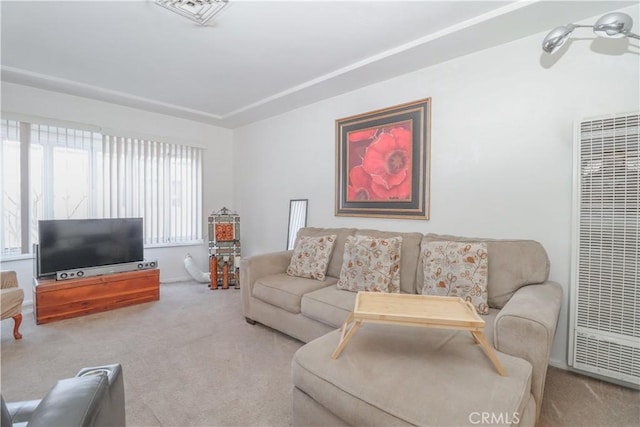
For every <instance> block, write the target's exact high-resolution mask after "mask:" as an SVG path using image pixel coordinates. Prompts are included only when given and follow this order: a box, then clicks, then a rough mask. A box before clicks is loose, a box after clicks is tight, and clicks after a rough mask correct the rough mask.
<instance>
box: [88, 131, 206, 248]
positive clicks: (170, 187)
mask: <svg viewBox="0 0 640 427" xmlns="http://www.w3.org/2000/svg"><path fill="white" fill-rule="evenodd" d="M98 158H99V162H98V171H99V173H98V186H97V190H98V194H99V195H100V197H99V198H98V199H99V201H100V202H99V203H98V215H99V216H103V217H139V216H142V217H143V218H145V239H146V243H148V244H154V243H166V242H189V241H193V240H197V239H198V238H199V236H200V235H201V221H200V212H201V207H202V202H201V198H200V194H201V191H202V184H201V176H202V150H201V149H199V148H195V147H186V146H181V145H175V144H167V143H162V142H157V141H149V140H144V139H136V138H127V137H120V136H112V135H104V136H103V141H102V149H101V150H100V152H99V154H98ZM132 184H133V185H132Z"/></svg>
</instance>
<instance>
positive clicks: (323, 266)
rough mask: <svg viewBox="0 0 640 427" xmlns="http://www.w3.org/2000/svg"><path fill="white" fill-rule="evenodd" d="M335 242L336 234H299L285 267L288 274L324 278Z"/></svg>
mask: <svg viewBox="0 0 640 427" xmlns="http://www.w3.org/2000/svg"><path fill="white" fill-rule="evenodd" d="M335 243H336V235H335V234H332V235H329V236H316V237H312V236H301V237H300V238H299V239H298V242H297V243H296V246H295V248H294V249H293V256H292V257H291V262H290V263H289V267H288V268H287V274H288V275H289V276H296V277H305V278H308V279H317V280H324V279H325V278H326V275H327V267H329V260H330V259H331V252H333V247H334V245H335Z"/></svg>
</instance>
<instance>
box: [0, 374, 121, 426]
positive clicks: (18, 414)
mask: <svg viewBox="0 0 640 427" xmlns="http://www.w3.org/2000/svg"><path fill="white" fill-rule="evenodd" d="M0 400H1V402H0V403H1V405H2V408H1V409H2V419H1V422H0V425H2V427H5V426H6V427H9V426H18V425H20V426H24V425H28V426H32V427H37V426H43V427H50V426H66V427H76V426H83V427H89V426H114V427H116V426H118V427H119V426H125V425H126V418H125V407H124V385H123V378H122V367H121V366H120V365H119V364H115V365H106V366H99V367H96V368H85V369H82V370H81V371H80V372H78V374H77V375H76V376H75V377H73V378H67V379H63V380H60V381H58V382H57V383H56V385H55V386H54V387H53V388H52V389H51V390H49V392H48V393H47V394H46V395H45V397H44V398H43V399H42V400H29V401H23V402H12V403H5V401H4V398H3V397H2V396H0Z"/></svg>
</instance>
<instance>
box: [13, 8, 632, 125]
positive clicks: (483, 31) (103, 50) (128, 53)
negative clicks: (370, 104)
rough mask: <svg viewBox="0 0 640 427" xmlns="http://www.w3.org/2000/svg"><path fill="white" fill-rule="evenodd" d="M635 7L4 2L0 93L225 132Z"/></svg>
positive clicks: (534, 53) (535, 53) (536, 53)
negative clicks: (19, 91) (97, 104)
mask: <svg viewBox="0 0 640 427" xmlns="http://www.w3.org/2000/svg"><path fill="white" fill-rule="evenodd" d="M637 3H638V2H637V0H636V1H527V2H522V1H516V2H514V1H451V0H450V1H424V0H423V1H242V0H230V4H229V6H228V7H227V8H225V9H224V10H223V11H222V12H221V13H220V14H219V15H217V16H216V17H215V18H214V19H213V21H212V22H211V23H209V25H208V26H199V25H198V24H195V23H193V22H191V21H189V20H187V19H186V18H184V17H181V16H179V15H177V14H175V13H172V12H170V11H168V10H166V9H164V8H162V7H160V6H158V5H155V4H153V2H152V1H144V0H142V1H82V2H79V1H66V2H62V1H40V2H35V1H6V0H3V1H2V3H1V8H2V9H1V12H2V51H1V60H2V80H4V81H8V82H13V83H19V84H26V85H30V86H35V87H40V88H44V89H49V90H55V91H60V92H64V93H69V94H74V95H80V96H86V97H90V98H95V99H99V100H104V101H108V102H114V103H117V104H122V105H127V106H131V107H136V108H141V109H145V110H149V111H155V112H160V113H164V114H170V115H174V116H178V117H183V118H188V119H192V120H197V121H201V122H205V123H210V124H214V125H217V126H223V127H229V128H233V127H237V126H240V125H243V124H246V123H250V122H253V121H256V120H260V119H263V118H266V117H270V116H273V115H276V114H280V113H282V112H285V111H288V110H291V109H294V108H297V107H300V106H302V105H306V104H309V103H312V102H316V101H319V100H321V99H325V98H328V97H332V96H336V95H338V94H341V93H344V92H348V91H351V90H355V89H357V88H360V87H363V86H366V85H369V84H372V83H375V82H378V81H382V80H386V79H389V78H392V77H394V76H397V75H401V74H405V73H407V72H410V71H413V70H417V69H420V68H424V67H427V66H430V65H433V64H437V63H440V62H443V61H447V60H449V59H452V58H455V57H458V56H462V55H466V54H468V53H472V52H475V51H478V50H482V49H486V48H489V47H492V46H496V45H499V44H503V43H507V42H509V41H512V40H516V39H519V38H522V37H525V36H528V35H531V34H536V33H540V32H544V31H547V30H549V29H551V28H553V27H555V26H558V25H562V24H566V23H569V22H576V21H579V20H582V19H585V18H588V17H592V16H596V15H599V14H602V13H604V12H606V11H610V10H615V9H618V8H621V7H625V6H630V5H633V4H637ZM541 42H542V40H541ZM531 55H535V56H539V55H540V52H531Z"/></svg>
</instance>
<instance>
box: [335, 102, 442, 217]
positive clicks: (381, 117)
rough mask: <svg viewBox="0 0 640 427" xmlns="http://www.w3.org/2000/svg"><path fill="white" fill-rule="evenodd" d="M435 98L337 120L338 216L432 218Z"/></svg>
mask: <svg viewBox="0 0 640 427" xmlns="http://www.w3.org/2000/svg"><path fill="white" fill-rule="evenodd" d="M430 134H431V98H425V99H420V100H417V101H413V102H409V103H406V104H401V105H395V106H393V107H389V108H384V109H381V110H376V111H371V112H368V113H363V114H358V115H356V116H351V117H345V118H342V119H338V120H336V215H337V216H361V217H381V218H404V219H429V176H430V166H429V163H430V157H431V153H430V149H431V141H430V139H431V137H430Z"/></svg>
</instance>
